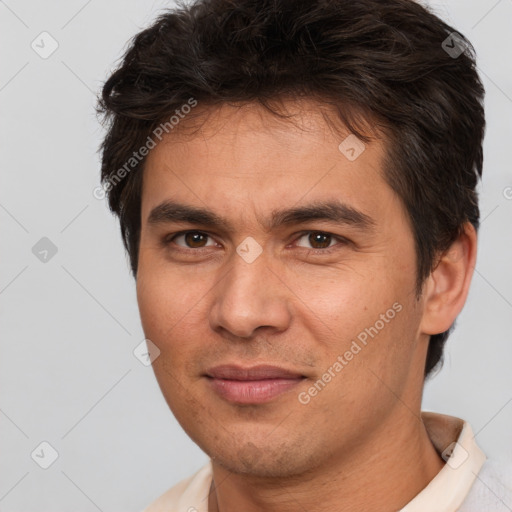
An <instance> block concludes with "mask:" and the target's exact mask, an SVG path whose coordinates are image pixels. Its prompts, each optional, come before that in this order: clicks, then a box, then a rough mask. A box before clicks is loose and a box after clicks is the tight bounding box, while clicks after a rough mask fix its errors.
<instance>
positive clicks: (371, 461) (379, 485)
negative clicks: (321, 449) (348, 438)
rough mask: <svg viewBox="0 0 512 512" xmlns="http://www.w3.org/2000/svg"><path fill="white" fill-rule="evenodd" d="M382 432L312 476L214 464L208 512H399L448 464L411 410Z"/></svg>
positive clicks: (323, 466)
mask: <svg viewBox="0 0 512 512" xmlns="http://www.w3.org/2000/svg"><path fill="white" fill-rule="evenodd" d="M393 416H394V415H391V418H390V420H389V421H388V422H387V423H386V424H384V425H382V427H381V428H379V430H378V432H376V433H375V436H374V438H373V439H372V440H371V442H365V443H363V444H362V445H361V446H359V447H357V449H354V450H352V452H351V453H349V454H346V453H344V454H339V453H336V454H333V457H332V459H331V460H328V461H326V463H325V464H323V465H322V467H321V468H318V469H317V470H316V471H315V472H314V473H308V474H307V475H297V476H295V477H294V478H293V479H290V478H286V479H276V478H274V479H268V478H260V477H254V476H253V475H248V474H236V473H232V472H230V471H228V470H226V469H225V468H223V467H222V466H220V465H218V464H217V463H215V462H214V461H212V467H213V482H212V490H211V492H210V496H209V503H208V511H209V512H235V511H237V512H238V511H239V510H243V511H244V512H276V511H279V512H292V511H293V512H296V511H297V510H298V509H299V510H301V509H302V510H307V511H308V512H316V511H318V512H320V511H324V510H335V511H336V512H355V511H360V510H361V509H364V510H365V512H388V511H389V512H391V511H396V510H400V509H401V508H402V507H404V506H405V505H406V504H407V503H408V502H409V501H411V499H412V498H414V497H415V496H416V495H417V494H418V493H419V492H421V491H422V490H423V489H424V488H425V487H426V486H427V485H428V483H429V482H430V481H431V480H432V479H433V478H434V477H435V476H436V475H437V473H439V471H440V470H441V469H442V467H443V465H444V462H443V461H442V459H441V458H440V457H439V455H438V453H437V452H436V450H435V448H434V446H433V445H432V442H431V441H430V439H429V437H428V434H427V431H426V429H425V426H424V424H423V422H422V421H421V419H420V417H419V412H418V416H414V414H413V413H412V412H411V410H409V409H407V408H406V407H402V408H401V410H400V414H399V415H398V417H397V416H394V417H393Z"/></svg>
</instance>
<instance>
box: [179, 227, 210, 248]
mask: <svg viewBox="0 0 512 512" xmlns="http://www.w3.org/2000/svg"><path fill="white" fill-rule="evenodd" d="M209 238H210V237H209V235H207V234H206V233H202V232H201V231H186V232H184V233H179V234H177V235H175V236H174V237H172V239H171V241H173V242H174V243H176V245H178V246H180V247H186V248H188V249H201V248H203V247H208V245H207V242H208V239H209ZM181 239H182V240H183V241H184V242H185V244H184V245H183V244H182V243H178V240H181ZM211 245H212V244H210V246H211ZM213 245H215V243H213Z"/></svg>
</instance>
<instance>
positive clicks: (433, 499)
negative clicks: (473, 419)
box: [399, 411, 486, 512]
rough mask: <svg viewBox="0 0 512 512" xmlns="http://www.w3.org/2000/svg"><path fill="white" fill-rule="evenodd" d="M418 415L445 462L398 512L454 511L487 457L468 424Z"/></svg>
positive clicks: (457, 420)
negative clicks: (425, 485)
mask: <svg viewBox="0 0 512 512" xmlns="http://www.w3.org/2000/svg"><path fill="white" fill-rule="evenodd" d="M421 418H422V420H423V423H424V425H425V428H426V429H427V432H428V435H429V437H430V440H431V441H432V444H433V445H434V447H435V449H436V450H437V452H438V453H439V455H440V456H441V457H442V458H443V460H445V461H446V463H445V465H444V466H443V468H442V469H441V471H440V472H439V473H438V474H437V475H436V476H435V477H434V478H433V479H432V480H431V481H430V483H429V484H428V485H427V487H425V488H424V489H423V490H422V491H421V492H420V493H419V494H418V495H416V497H415V498H413V499H412V501H410V502H409V503H408V504H407V505H406V506H405V507H404V508H402V509H401V510H400V511H399V512H423V511H425V510H435V511H436V512H454V511H455V510H457V509H458V508H459V507H460V506H461V505H462V502H463V501H464V499H465V498H466V496H467V495H468V493H469V490H470V489H471V486H472V485H473V482H474V481H475V478H476V476H477V474H478V472H479V471H480V469H481V467H482V466H483V464H484V462H485V460H486V456H485V454H484V453H483V452H482V450H481V449H480V448H479V446H478V445H477V444H476V441H475V436H474V435H473V431H472V429H471V426H470V425H469V423H467V422H465V421H463V420H461V419H460V418H455V417H454V416H446V415H444V414H438V413H434V412H427V411H423V412H422V413H421Z"/></svg>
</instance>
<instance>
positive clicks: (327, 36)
mask: <svg viewBox="0 0 512 512" xmlns="http://www.w3.org/2000/svg"><path fill="white" fill-rule="evenodd" d="M483 95H484V89H483V86H482V83H481V81H480V79H479V77H478V74H477V72H476V64H475V53H474V49H473V47H472V46H471V44H470V43H469V41H467V39H466V38H464V36H462V35H461V34H460V33H456V32H455V31H454V29H453V28H451V27H450V26H449V25H447V24H446V23H444V22H443V21H442V20H441V19H439V18H438V17H437V16H435V15H434V14H433V13H432V12H431V11H430V10H428V8H426V7H423V6H421V5H419V4H418V3H416V2H414V1H412V0H387V1H385V2H383V1H381V0H325V1H315V2H312V1H311V0H199V1H196V2H195V3H193V4H192V5H189V6H186V5H181V6H180V7H178V8H176V9H174V10H170V11H167V12H165V13H164V14H162V15H160V16H159V17H158V19H157V20H156V21H155V22H154V24H153V25H152V26H150V27H149V28H147V29H146V30H143V31H142V32H140V33H139V34H137V35H136V36H135V37H134V38H133V40H132V41H131V44H130V46H129V48H128V50H127V51H126V53H125V55H124V57H123V59H122V63H121V65H120V67H119V68H118V69H117V70H116V71H115V72H114V73H113V74H112V75H111V76H110V77H109V78H108V80H107V81H106V83H105V84H104V87H103V90H102V95H101V98H100V100H99V103H98V112H99V113H100V114H102V115H103V116H104V122H105V124H106V125H107V127H108V131H107V134H106V136H105V139H104V141H103V143H102V146H101V151H102V168H101V176H102V183H103V184H104V185H109V187H108V190H107V193H108V201H109V205H110V208H111V210H112V211H113V212H115V214H117V215H118V216H119V219H120V224H121V233H122V237H123V242H124V244H125V247H126V249H127V251H128V254H129V257H130V262H131V268H132V271H133V274H134V276H136V274H137V257H138V246H139V235H140V228H141V224H140V223H141V219H140V204H141V194H142V170H143V166H144V159H141V160H140V162H139V161H137V162H134V165H133V166H132V167H133V169H129V171H130V172H125V173H123V179H122V180H119V179H118V180H117V181H118V182H117V181H116V183H115V186H114V185H113V178H114V177H116V173H117V178H119V170H120V169H122V168H123V167H124V168H125V169H126V162H127V161H129V159H130V158H132V155H133V154H134V151H136V150H137V149H138V148H140V147H142V146H143V145H144V143H145V141H146V140H148V136H149V135H150V134H151V133H153V131H154V130H155V128H156V127H157V126H158V125H159V124H161V123H162V122H165V120H168V119H169V117H170V116H172V115H173V114H174V113H175V112H176V110H177V109H180V107H181V106H182V105H184V104H186V103H187V102H188V101H189V100H190V98H194V99H195V101H197V102H200V103H202V104H205V105H212V106H213V105H220V104H222V103H227V102H229V103H242V104H243V103H247V102H259V103H261V104H262V105H264V106H266V107H267V108H270V107H269V104H270V103H271V100H273V99H278V98H280V97H284V96H287V97H290V96H291V97H296V98H299V97H310V98H314V99H318V100H319V101H323V102H325V103H326V104H329V105H336V106H337V107H338V112H339V115H340V116H341V118H342V120H343V122H344V124H345V125H346V126H347V127H348V128H349V129H350V131H351V132H352V133H354V134H356V135H357V136H358V137H360V138H361V139H363V140H368V139H369V137H368V134H365V133H363V130H361V126H362V125H361V123H359V122H357V116H351V115H349V113H350V112H358V113H360V114H361V115H360V116H359V118H360V119H364V120H365V121H369V120H373V122H377V123H378V125H379V126H380V127H381V128H382V129H383V130H384V131H385V133H386V134H387V139H388V140H387V141H388V144H387V148H386V149H387V158H386V163H385V169H384V172H385V177H386V179H387V181H388V183H389V185H390V186H391V187H392V188H393V190H394V191H395V192H396V193H397V194H398V195H399V196H400V198H401V200H402V201H403V203H404V205H405V207H406V209H407V212H408V214H409V217H410V220H411V224H412V227H413V232H414V238H415V244H416V253H417V268H418V270H417V282H418V290H421V285H422V283H423V282H424V280H425V278H426V277H427V276H428V275H429V274H430V272H431V271H432V270H433V268H434V267H435V265H436V256H437V255H438V254H440V253H442V252H443V251H444V250H446V249H447V248H448V247H449V246H450V245H451V244H452V242H453V241H455V240H456V238H457V237H458V236H459V235H460V233H461V231H462V229H463V225H464V223H465V222H467V221H469V222H471V223H472V224H473V225H474V226H475V228H476V229H478V222H479V209H478V199H477V193H476V190H475V188H476V185H477V183H478V179H479V177H480V176H481V174H482V162H483V155H482V139H483V135H484V129H485V120H484V110H483ZM270 110H272V109H271V108H270ZM125 175H126V176H125ZM448 334H449V331H447V332H444V333H441V334H437V335H434V336H431V339H430V345H429V351H428V355H427V361H426V365H425V375H428V374H429V373H430V372H431V371H432V369H433V368H434V367H435V366H436V365H438V363H439V362H440V361H441V360H442V353H443V347H444V343H445V341H446V338H447V336H448Z"/></svg>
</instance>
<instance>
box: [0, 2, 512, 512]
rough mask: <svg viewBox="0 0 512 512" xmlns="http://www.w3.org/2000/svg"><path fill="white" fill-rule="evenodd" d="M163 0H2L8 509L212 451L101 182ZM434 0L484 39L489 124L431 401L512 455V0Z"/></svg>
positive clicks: (59, 503) (160, 486) (2, 371)
mask: <svg viewBox="0 0 512 512" xmlns="http://www.w3.org/2000/svg"><path fill="white" fill-rule="evenodd" d="M170 5H172V4H171V3H170V2H163V1H153V2H151V1H140V0H129V1H127V0H124V1H120V0H116V1H109V2H100V1H99V0H90V1H84V0H72V1H70V0H68V1H66V2H64V1H60V2H59V1H55V0H52V1H46V2H36V1H25V2H24V1H15V0H8V1H5V2H4V1H0V34H1V35H0V38H1V41H0V43H1V44H0V48H1V52H2V58H1V65H0V108H1V115H0V130H1V133H0V144H1V159H0V162H1V171H2V186H1V189H0V221H1V233H2V236H1V237H0V244H1V255H2V256H1V258H2V259H1V275H0V317H1V322H2V336H1V357H0V365H1V366H0V432H1V435H0V453H1V458H0V465H1V466H0V511H3V512H13V511H24V512H30V511H50V510H51V511H53V512H58V511H71V510H73V511H83V512H89V511H91V512H93V511H95V510H102V511H104V512H109V511H125V512H129V511H137V510H141V509H143V508H144V507H145V506H146V505H147V504H148V503H149V502H151V501H152V500H153V499H154V498H156V497H157V496H158V495H160V494H161V493H163V492H164V491H165V490H166V489H167V488H168V487H170V486H171V485H173V484H174V483H175V482H176V481H178V480H179V479H181V478H183V477H185V476H187V475H189V474H191V473H192V472H193V471H195V470H196V469H198V468H199V467H200V466H202V465H203V464H204V463H205V462H206V461H207V457H206V455H205V454H203V453H202V452H201V451H200V450H199V449H198V448H197V446H195V445H194V444H193V443H192V442H191V441H190V440H189V439H188V437H187V436H186V434H185V433H184V432H183V431H182V430H181V428H180V427H179V425H178V424H177V422H176V421H175V419H174V418H173V416H172V414H171V413H170V411H169V410H168V408H167V405H166V403H165V402H164V400H163V398H162V396H161V393H160V390H159V388H158V385H157V383H156V380H155V378H154V375H153V372H152V369H151V367H146V366H144V365H143V364H141V362H140V361H139V360H138V359H136V357H135V356H134V354H133V350H134V349H135V347H137V346H138V345H139V344H140V342H141V341H142V340H143V339H144V335H143V333H142V330H141V327H140V323H139V317H138V311H137V305H136V300H135V288H134V282H133V280H132V278H131V276H130V275H129V271H128V264H127V259H126V257H125V255H124V252H123V248H122V245H121V239H120V235H119V231H118V225H117V223H116V221H115V219H114V218H113V217H112V216H111V215H110V214H109V212H108V210H107V207H106V203H105V201H104V200H97V199H95V198H94V197H93V194H92V191H93V189H94V188H95V187H96V186H97V185H98V183H99V155H98V153H97V148H98V144H99V142H100V139H101V136H102V133H103V132H102V128H101V127H100V125H99V124H98V121H97V119H96V117H95V113H94V104H95V94H96V92H97V91H98V90H99V88H100V86H101V83H102V82H103V81H104V79H105V77H106V76H107V74H108V73H109V72H110V71H111V70H112V69H113V68H114V66H115V63H116V61H117V59H118V58H119V57H120V56H121V54H122V51H123V49H124V47H125V44H126V42H127V41H128V39H129V38H130V37H131V36H133V35H134V34H135V33H136V32H138V31H139V30H140V29H141V28H143V27H145V26H147V25H148V24H149V23H150V22H151V20H152V19H154V17H155V15H156V14H157V13H158V12H159V10H160V9H161V8H162V7H165V6H170ZM430 5H432V6H434V7H435V9H436V11H437V12H438V14H439V15H440V16H441V17H443V18H444V19H445V20H447V21H448V22H449V23H451V24H452V25H454V26H455V28H457V29H458V30H460V31H461V32H463V33H464V34H465V35H467V36H468V37H469V39H470V40H471V41H472V42H473V44H474V45H475V47H476V50H477V54H478V57H479V60H478V65H479V69H480V72H481V76H482V78H483V81H484V84H485V87H486V91H487V97H486V111H487V120H488V128H487V134H486V139H485V169H484V179H483V182H482V185H481V187H480V190H481V212H482V219H483V223H482V227H481V232H480V247H479V255H478V264H477V267H476V274H475V276H474V280H473V284H472V289H471V292H470V297H469V299H468V302H467V305H466V308H465V310H464V312H463V313H462V314H461V316H460V318H459V321H458V327H457V329H456V331H455V333H454V334H453V335H452V337H451V338H450V340H449V343H448V346H447V351H446V362H445V365H444V369H443V370H442V371H441V372H440V373H439V374H438V375H437V376H436V377H435V378H434V379H433V380H432V381H431V382H429V383H428V384H427V386H426V389H425V398H424V409H429V410H434V411H438V412H443V413H447V414H452V415H456V416H459V417H462V418H464V419H466V420H468V421H469V422H470V423H471V425H472V426H473V429H474V431H475V432H476V433H477V441H478V443H479V444H480V445H481V446H482V448H483V449H484V451H486V453H487V454H488V455H489V457H493V458H495V457H505V458H508V459H509V460H510V459H512V436H511V431H512V429H511V425H512V403H511V402H512V376H511V370H510V367H511V364H510V363H511V356H512V343H511V340H510V328H511V318H512V314H511V313H512V271H511V266H510V264H511V255H512V229H511V222H510V220H511V218H512V175H511V172H510V163H509V161H510V147H511V142H510V137H511V134H512V130H511V124H512V121H511V120H512V70H511V51H510V48H511V47H512V35H511V34H512V33H511V31H510V23H511V20H512V0H500V1H497V2H494V1H473V2H468V1H467V0H450V1H444V2H431V3H430ZM43 31H46V32H48V33H49V34H51V37H52V38H53V39H54V40H56V41H57V42H58V45H59V46H58V48H57V50H56V51H55V52H54V53H53V54H52V55H51V56H49V57H48V58H46V59H44V58H42V57H41V56H40V55H39V54H38V53H36V51H34V49H32V47H31V43H32V41H34V40H35V43H34V44H37V45H39V46H38V47H37V49H38V51H39V52H43V51H46V52H47V51H49V50H50V49H51V44H52V41H51V40H50V39H49V38H48V36H39V34H41V32H43ZM44 38H46V39H44ZM41 39H43V42H41ZM53 44H54V43H53ZM43 45H44V47H43ZM43 237H47V238H48V239H49V240H51V243H52V244H54V246H55V247H56V248H57V253H56V254H55V255H53V256H52V252H51V248H50V249H48V245H45V244H48V242H47V241H43V242H39V241H40V239H41V238H43ZM38 242H39V244H42V245H36V244H37V243H38ZM35 245H36V250H35V252H36V253H38V251H44V250H45V249H46V250H49V252H48V253H47V254H46V259H47V261H46V262H44V261H41V260H40V259H39V258H43V257H44V256H45V253H44V252H42V253H41V252H39V253H38V256H39V258H38V257H36V255H35V254H34V253H33V249H32V248H33V247H34V246H35ZM43 441H46V442H48V443H50V445H52V446H53V447H54V449H55V450H56V451H57V452H58V454H59V457H58V458H57V460H56V461H55V462H54V463H53V464H52V465H51V466H50V467H49V468H48V469H42V468H41V467H39V465H38V464H36V462H35V461H34V460H33V459H32V458H31V453H32V452H33V451H34V450H35V449H37V450H36V454H39V458H38V457H37V455H35V456H34V458H35V459H36V460H38V461H39V462H40V463H44V459H45V458H46V461H48V460H49V459H48V457H50V456H51V454H50V451H49V449H48V448H44V446H43V447H42V450H43V451H42V452H41V447H39V445H40V443H41V442H43ZM38 447H39V448H38ZM45 450H46V451H45ZM42 454H44V455H42Z"/></svg>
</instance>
